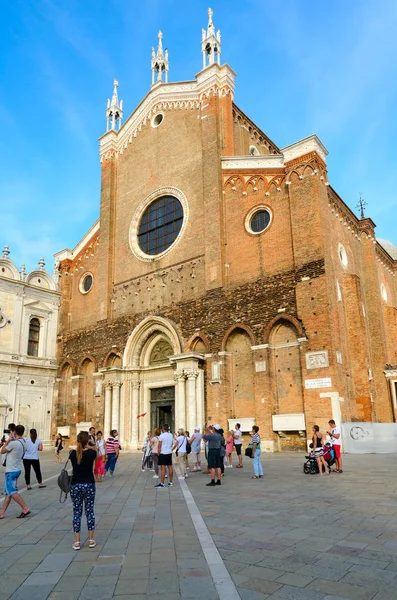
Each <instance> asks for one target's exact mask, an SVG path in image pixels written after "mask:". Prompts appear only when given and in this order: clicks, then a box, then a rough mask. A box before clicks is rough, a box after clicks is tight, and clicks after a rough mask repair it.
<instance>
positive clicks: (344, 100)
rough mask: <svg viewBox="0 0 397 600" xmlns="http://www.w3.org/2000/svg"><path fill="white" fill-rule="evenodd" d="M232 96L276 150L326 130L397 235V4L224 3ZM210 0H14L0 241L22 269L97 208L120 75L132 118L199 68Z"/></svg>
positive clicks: (334, 168) (368, 0)
mask: <svg viewBox="0 0 397 600" xmlns="http://www.w3.org/2000/svg"><path fill="white" fill-rule="evenodd" d="M211 6H212V8H213V9H214V11H215V12H214V22H215V26H216V28H217V29H218V28H219V29H221V32H222V50H223V56H222V58H223V61H224V62H228V63H229V64H230V65H231V66H232V68H233V69H234V70H235V71H236V73H237V80H236V95H235V101H236V103H237V104H238V105H239V106H240V108H242V110H243V111H244V112H245V113H246V114H247V115H248V116H249V117H250V118H251V119H252V120H253V121H254V122H256V123H257V125H258V126H259V127H260V128H261V129H262V130H263V131H265V132H266V133H267V135H268V136H269V137H270V138H272V139H273V140H274V141H275V143H276V144H277V145H278V146H279V147H283V146H286V145H288V144H291V143H293V142H294V141H297V140H299V139H302V138H304V137H306V136H308V135H310V134H312V133H316V134H317V135H318V136H319V138H320V139H321V140H322V142H323V143H324V144H325V146H326V147H327V148H328V150H329V153H330V155H329V157H328V167H329V179H330V182H331V184H332V185H333V187H334V188H335V189H336V190H337V192H338V193H339V194H340V195H341V196H342V198H343V199H344V200H345V202H346V203H347V204H348V205H349V206H350V207H351V208H353V209H354V207H355V205H356V203H357V201H358V197H359V193H360V192H361V193H362V194H363V196H364V198H365V200H366V201H367V202H368V209H367V214H368V216H371V217H372V219H373V220H374V221H375V223H376V224H377V230H376V231H377V235H378V237H382V238H387V239H389V240H391V241H393V242H394V243H395V244H397V228H396V210H395V209H396V205H397V192H396V189H395V185H394V183H395V176H396V171H397V169H396V167H397V153H396V150H395V147H396V139H397V111H396V107H397V60H396V57H397V35H396V31H397V2H395V0H360V1H354V2H346V0H332V2H331V1H329V2H326V1H323V2H314V1H311V2H310V1H308V0H283V1H281V0H279V1H274V0H273V1H271V0H244V1H241V0H240V1H239V0H215V1H213V2H212V3H211ZM207 8H208V2H207V1H206V2H203V1H202V0H194V1H192V0H191V1H190V2H180V1H177V0H167V2H163V1H162V2H160V0H146V2H138V1H136V0H106V1H105V0H13V1H12V2H7V3H4V5H2V19H1V23H0V51H1V62H0V110H1V112H0V114H1V133H2V135H1V136H0V160H1V166H2V169H1V177H0V206H1V211H0V245H1V246H3V245H4V244H5V243H8V244H9V245H10V248H11V257H12V258H13V259H14V260H15V262H16V264H17V265H18V266H19V265H20V264H21V263H26V265H27V268H28V269H32V268H34V266H35V265H36V264H37V262H38V260H39V258H40V256H42V255H43V256H44V257H45V258H46V262H47V267H48V269H49V270H51V269H52V263H53V257H52V255H53V253H54V252H56V251H58V250H61V249H63V248H65V247H69V248H73V246H74V245H75V244H76V243H77V242H78V241H79V239H80V238H81V237H82V236H83V235H84V233H85V232H86V231H87V229H88V228H89V227H90V226H91V225H92V223H93V222H94V221H95V220H96V219H97V218H98V216H99V192H100V162H99V155H98V141H97V139H98V137H99V136H100V135H101V134H102V133H103V132H104V130H105V108H106V100H107V98H108V97H111V94H112V81H113V79H114V78H115V77H116V78H117V79H118V80H119V84H120V85H119V93H120V97H121V98H123V99H124V109H125V111H124V113H125V116H128V115H129V114H130V113H131V112H132V111H133V110H134V108H135V107H136V105H137V104H138V103H139V102H140V100H141V99H142V97H143V96H144V95H145V94H146V93H147V91H148V89H149V86H150V83H151V73H150V56H151V46H152V45H155V44H156V41H157V31H158V29H162V30H163V34H164V46H165V47H168V49H169V55H170V80H171V81H178V80H186V79H192V78H194V75H195V74H196V73H197V72H198V71H199V70H200V69H201V64H202V59H201V52H200V39H201V28H202V27H205V26H206V23H207Z"/></svg>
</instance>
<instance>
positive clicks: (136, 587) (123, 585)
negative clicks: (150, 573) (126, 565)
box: [114, 577, 149, 595]
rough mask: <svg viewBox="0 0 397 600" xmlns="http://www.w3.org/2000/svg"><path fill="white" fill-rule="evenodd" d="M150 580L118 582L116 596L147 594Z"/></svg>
mask: <svg viewBox="0 0 397 600" xmlns="http://www.w3.org/2000/svg"><path fill="white" fill-rule="evenodd" d="M148 585H149V581H148V578H146V577H145V578H143V579H137V578H135V579H133V580H131V579H124V580H120V579H119V581H118V583H117V585H116V589H115V592H114V593H115V595H131V594H146V592H147V589H148Z"/></svg>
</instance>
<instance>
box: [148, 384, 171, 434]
mask: <svg viewBox="0 0 397 600" xmlns="http://www.w3.org/2000/svg"><path fill="white" fill-rule="evenodd" d="M164 423H168V425H169V426H170V429H171V432H172V433H174V428H175V387H174V386H170V387H162V388H152V389H151V390H150V427H151V430H152V431H154V430H155V428H156V427H160V428H161V426H162V425H164Z"/></svg>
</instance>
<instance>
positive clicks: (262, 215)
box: [245, 206, 272, 235]
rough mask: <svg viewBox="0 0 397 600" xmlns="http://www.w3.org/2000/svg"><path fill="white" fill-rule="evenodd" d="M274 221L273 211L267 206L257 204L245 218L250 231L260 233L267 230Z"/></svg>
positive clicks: (246, 226)
mask: <svg viewBox="0 0 397 600" xmlns="http://www.w3.org/2000/svg"><path fill="white" fill-rule="evenodd" d="M271 221H272V213H271V212H270V209H269V208H267V207H266V206H256V207H255V208H254V209H253V210H251V211H250V212H249V213H248V215H247V216H246V218H245V228H246V230H247V231H248V232H249V233H254V234H255V235H258V234H259V233H262V232H263V231H265V230H266V229H267V228H268V227H269V225H270V223H271Z"/></svg>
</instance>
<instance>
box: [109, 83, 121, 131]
mask: <svg viewBox="0 0 397 600" xmlns="http://www.w3.org/2000/svg"><path fill="white" fill-rule="evenodd" d="M118 86H119V82H118V81H117V79H115V80H114V81H113V95H112V100H109V99H108V103H107V107H106V131H109V130H114V131H118V130H119V129H120V127H121V122H122V119H123V101H122V100H121V101H120V103H119V95H118V91H117V88H118Z"/></svg>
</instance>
